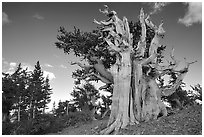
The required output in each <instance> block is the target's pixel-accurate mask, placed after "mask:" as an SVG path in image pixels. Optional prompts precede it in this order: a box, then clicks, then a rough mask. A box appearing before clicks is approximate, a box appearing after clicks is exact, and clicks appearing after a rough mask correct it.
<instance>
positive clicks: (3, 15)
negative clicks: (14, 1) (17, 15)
mask: <svg viewBox="0 0 204 137" xmlns="http://www.w3.org/2000/svg"><path fill="white" fill-rule="evenodd" d="M10 22H11V21H10V19H9V18H8V15H7V14H6V13H5V12H2V25H5V24H8V23H10Z"/></svg>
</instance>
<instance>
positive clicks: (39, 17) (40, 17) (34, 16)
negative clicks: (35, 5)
mask: <svg viewBox="0 0 204 137" xmlns="http://www.w3.org/2000/svg"><path fill="white" fill-rule="evenodd" d="M33 18H35V19H38V20H44V19H45V18H44V17H43V16H42V15H40V14H38V13H36V14H34V15H33Z"/></svg>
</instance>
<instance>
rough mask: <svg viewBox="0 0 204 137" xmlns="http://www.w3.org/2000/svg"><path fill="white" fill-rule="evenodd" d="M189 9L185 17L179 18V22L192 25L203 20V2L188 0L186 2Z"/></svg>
mask: <svg viewBox="0 0 204 137" xmlns="http://www.w3.org/2000/svg"><path fill="white" fill-rule="evenodd" d="M185 4H187V6H188V10H187V12H186V13H185V16H184V17H183V18H179V19H178V22H179V23H182V24H184V25H185V26H187V27H188V26H191V25H192V24H193V23H201V22H202V3H201V2H188V3H185Z"/></svg>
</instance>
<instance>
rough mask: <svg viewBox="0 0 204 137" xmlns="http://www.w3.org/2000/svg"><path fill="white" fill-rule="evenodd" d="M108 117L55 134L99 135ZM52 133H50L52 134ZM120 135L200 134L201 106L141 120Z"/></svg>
mask: <svg viewBox="0 0 204 137" xmlns="http://www.w3.org/2000/svg"><path fill="white" fill-rule="evenodd" d="M107 122H108V117H107V118H105V119H103V120H95V121H92V122H88V123H86V124H78V125H75V126H72V127H68V128H65V129H63V130H62V131H61V132H58V133H55V135H99V131H100V130H102V129H103V128H105V127H106V124H107ZM53 134H54V133H53ZM53 134H52V135H53ZM119 134H120V135H202V106H198V105H196V106H191V107H187V108H184V109H183V110H179V111H175V112H174V113H172V114H170V115H169V116H167V117H164V118H161V119H160V120H155V121H150V122H143V123H140V124H138V125H134V126H128V127H127V129H122V130H120V132H119Z"/></svg>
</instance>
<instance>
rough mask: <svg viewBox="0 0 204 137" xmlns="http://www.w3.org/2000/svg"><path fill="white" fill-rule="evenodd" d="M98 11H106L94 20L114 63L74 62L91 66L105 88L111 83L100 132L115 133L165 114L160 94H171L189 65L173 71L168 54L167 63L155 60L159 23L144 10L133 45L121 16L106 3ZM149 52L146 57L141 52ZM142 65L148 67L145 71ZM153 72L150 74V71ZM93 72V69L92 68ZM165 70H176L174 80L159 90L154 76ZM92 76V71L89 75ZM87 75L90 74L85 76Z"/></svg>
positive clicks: (173, 63)
mask: <svg viewBox="0 0 204 137" xmlns="http://www.w3.org/2000/svg"><path fill="white" fill-rule="evenodd" d="M101 12H102V13H104V14H106V15H107V16H108V17H109V19H108V20H105V21H100V22H99V21H96V20H94V22H95V23H97V24H98V25H101V26H102V27H101V28H102V29H101V31H102V32H104V31H105V32H107V35H105V36H102V38H104V42H106V43H107V45H108V49H109V51H110V52H113V54H115V55H116V62H115V64H113V65H112V66H111V67H110V69H106V68H105V67H104V64H103V62H102V61H101V60H100V58H97V57H91V58H90V60H91V61H95V64H92V65H82V64H81V63H72V64H78V65H79V66H80V67H82V68H84V69H85V70H86V71H89V70H90V69H95V70H96V71H97V72H98V73H97V74H95V73H94V74H93V75H94V76H96V77H97V78H99V79H100V80H101V81H102V82H104V83H106V84H107V85H106V86H103V88H104V87H107V86H108V85H110V84H114V88H113V96H112V104H111V114H110V118H109V121H108V125H107V128H106V129H104V130H102V131H101V134H109V133H111V132H112V131H115V134H117V133H118V131H119V129H120V128H125V127H126V126H127V125H132V124H138V123H139V122H142V121H149V120H151V119H157V118H158V116H159V114H162V115H163V116H167V110H166V107H165V105H164V103H163V102H162V100H161V96H162V95H164V96H169V95H171V94H173V93H174V92H175V91H176V89H177V88H178V86H179V85H180V84H181V81H182V80H183V78H184V76H185V74H186V73H187V72H188V68H189V65H190V64H192V63H194V62H192V63H187V64H186V66H185V67H184V69H182V70H180V71H176V70H175V68H176V67H177V66H178V61H176V60H175V58H174V56H173V50H172V54H171V59H172V60H173V62H171V63H170V64H169V65H168V66H160V65H159V63H158V62H157V57H158V53H157V49H158V48H159V47H160V46H161V45H159V39H160V38H162V37H163V34H164V32H165V31H164V30H163V28H162V25H163V23H161V24H160V25H159V27H157V26H156V25H154V24H153V23H152V22H151V21H150V20H149V16H148V17H147V18H145V16H144V11H143V9H141V12H140V25H141V35H140V40H139V42H138V44H137V45H133V35H132V34H131V33H130V29H129V24H128V21H127V19H126V18H125V17H124V18H123V20H120V19H119V18H118V17H117V13H116V12H115V11H109V9H108V7H107V6H106V8H105V10H104V11H101ZM146 26H148V27H149V28H150V29H152V30H153V31H154V33H155V34H154V37H153V38H152V39H151V40H152V41H151V42H150V47H148V46H147V42H146V41H147V29H146ZM146 51H148V52H147V53H148V54H149V55H148V56H147V57H146V55H145V52H146ZM143 67H146V68H148V70H147V71H146V72H145V71H144V69H143ZM153 69H154V71H156V73H155V74H154V75H153V76H152V75H151V74H150V72H152V70H153ZM92 72H93V71H92ZM168 73H176V74H177V81H176V82H175V84H174V85H172V87H171V88H169V89H161V88H159V87H158V85H157V83H156V78H157V77H158V76H162V75H165V74H168ZM91 75H92V74H91ZM88 76H90V75H88Z"/></svg>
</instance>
